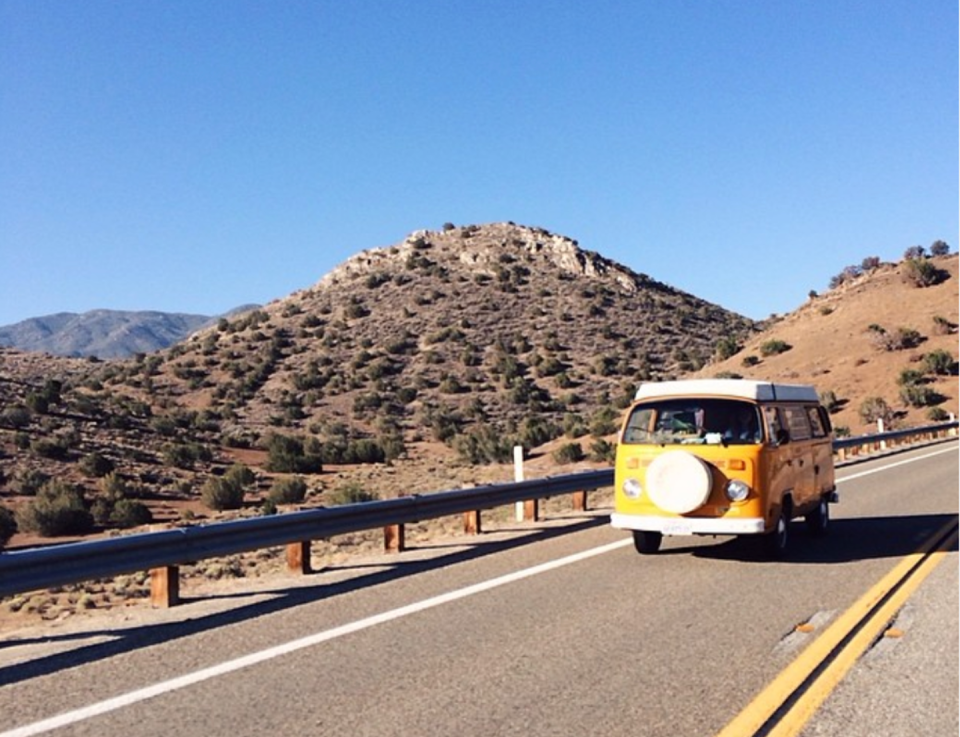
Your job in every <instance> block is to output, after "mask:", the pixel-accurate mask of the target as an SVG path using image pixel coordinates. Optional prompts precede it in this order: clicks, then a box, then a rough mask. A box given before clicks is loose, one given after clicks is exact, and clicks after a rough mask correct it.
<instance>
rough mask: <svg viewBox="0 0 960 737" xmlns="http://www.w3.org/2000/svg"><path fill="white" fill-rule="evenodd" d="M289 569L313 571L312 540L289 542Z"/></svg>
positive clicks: (304, 572)
mask: <svg viewBox="0 0 960 737" xmlns="http://www.w3.org/2000/svg"><path fill="white" fill-rule="evenodd" d="M287 570H288V571H290V572H291V573H302V574H307V573H313V568H312V567H311V566H310V541H309V540H301V541H300V542H295V543H288V544H287Z"/></svg>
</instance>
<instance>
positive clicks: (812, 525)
mask: <svg viewBox="0 0 960 737" xmlns="http://www.w3.org/2000/svg"><path fill="white" fill-rule="evenodd" d="M803 519H804V520H805V521H806V523H807V530H808V531H809V532H810V534H811V535H813V536H814V537H823V536H824V535H826V534H827V529H828V528H829V527H830V505H829V504H828V503H827V498H826V497H825V496H822V497H820V503H819V504H818V505H817V508H816V509H815V510H813V511H812V512H810V513H809V514H808V515H806V516H805V517H804V518H803Z"/></svg>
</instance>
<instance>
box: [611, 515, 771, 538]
mask: <svg viewBox="0 0 960 737" xmlns="http://www.w3.org/2000/svg"><path fill="white" fill-rule="evenodd" d="M610 524H611V525H613V526H614V527H616V528H618V529H621V530H642V531H644V532H660V533H662V534H664V535H759V534H761V533H762V532H764V520H763V518H762V517H747V518H744V519H729V518H727V517H654V516H647V515H637V514H618V513H616V512H614V513H613V514H611V515H610Z"/></svg>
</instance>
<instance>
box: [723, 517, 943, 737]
mask: <svg viewBox="0 0 960 737" xmlns="http://www.w3.org/2000/svg"><path fill="white" fill-rule="evenodd" d="M951 530H952V533H951ZM948 533H950V534H949V536H948V537H947V538H946V539H944V540H943V541H942V542H941V543H940V544H939V545H938V546H937V547H938V550H937V552H936V553H934V554H933V555H929V554H930V551H931V549H932V548H933V547H934V545H935V544H936V542H937V540H940V539H941V538H942V537H943V536H944V535H948ZM956 539H957V520H956V519H954V520H951V521H950V522H948V523H947V524H945V525H943V527H941V528H940V529H939V530H937V532H936V533H935V534H934V535H932V536H931V537H930V538H928V539H927V541H926V542H925V543H924V544H923V545H922V546H921V548H920V549H919V550H918V551H917V552H915V553H911V554H910V555H907V556H905V557H904V558H903V560H901V561H900V562H899V563H898V564H897V565H896V566H894V568H893V569H892V570H891V571H890V572H889V573H887V574H886V575H885V576H884V577H883V578H882V579H880V581H879V582H877V583H876V584H875V585H874V586H873V587H872V588H871V589H869V590H868V591H867V592H866V593H865V594H864V595H863V596H862V597H861V598H860V599H859V600H858V601H857V602H856V603H854V604H853V606H851V607H850V608H849V609H847V611H845V612H844V613H843V614H842V615H840V617H838V618H837V620H836V621H835V622H834V623H833V624H832V625H830V627H828V628H827V629H826V630H825V631H824V633H823V634H822V635H821V636H820V637H818V638H817V639H816V640H815V641H814V642H812V643H811V644H810V646H809V647H807V649H806V650H804V651H803V652H802V653H801V654H800V655H799V656H798V657H797V659H796V660H794V661H793V662H792V663H791V664H790V665H788V666H787V667H786V668H785V669H784V670H783V671H782V672H781V673H780V674H779V675H778V676H777V677H776V678H775V679H774V680H773V681H771V682H770V684H769V685H768V686H767V687H766V688H765V689H764V690H763V691H761V692H760V693H759V694H758V695H757V697H756V698H755V699H754V700H753V701H752V702H751V703H750V704H749V705H748V706H747V707H746V708H745V709H744V710H743V711H741V712H740V714H738V715H737V716H736V717H734V719H733V720H732V721H731V722H730V723H729V724H728V725H727V726H726V727H724V728H723V730H722V731H720V732H719V733H718V734H717V737H744V736H745V735H753V734H755V733H756V732H757V731H758V730H759V729H760V728H761V727H763V725H764V724H766V723H767V722H768V721H769V720H770V718H771V717H772V716H773V715H774V714H775V713H776V711H777V710H778V709H780V708H781V707H783V705H784V704H785V703H786V702H787V700H788V699H789V698H790V697H791V696H792V695H793V694H794V693H795V692H796V691H797V689H799V688H800V687H801V686H802V685H803V683H804V682H805V681H806V680H807V679H808V678H810V676H811V674H813V672H814V671H815V670H816V669H817V668H819V667H820V666H821V665H822V664H823V662H824V661H825V660H826V659H827V658H828V657H829V656H830V654H831V653H832V652H833V651H834V650H836V648H837V647H838V646H839V645H840V643H841V642H843V640H844V639H845V638H847V637H848V636H849V635H850V633H851V632H853V630H854V629H856V628H857V627H858V626H859V625H860V624H861V623H862V622H864V621H866V620H872V624H871V625H870V626H865V627H863V628H862V629H861V630H860V632H858V633H857V634H856V635H854V636H853V637H852V638H851V641H850V642H849V643H847V645H846V646H845V647H844V649H843V652H842V653H840V654H839V655H838V656H837V657H836V658H835V659H834V661H833V662H832V663H831V664H830V665H829V666H828V667H827V668H825V669H824V671H823V673H821V674H820V675H819V676H818V677H817V680H816V682H814V683H813V684H812V685H811V686H810V687H809V688H808V689H807V690H806V691H805V692H804V694H803V695H802V696H801V697H800V698H799V699H798V701H797V702H796V703H795V704H794V705H793V706H792V707H791V708H790V710H789V711H788V712H787V714H786V716H785V717H784V718H783V719H781V720H780V723H779V724H778V725H777V726H776V727H775V728H774V729H773V730H771V731H770V732H769V735H771V737H773V736H774V735H776V737H790V736H791V735H796V734H797V733H798V732H799V731H800V729H801V728H802V727H803V725H804V724H805V723H806V722H807V721H808V720H809V719H810V717H811V716H812V715H813V713H814V712H815V711H816V710H817V708H819V706H820V705H821V704H822V703H823V701H824V700H825V699H826V698H827V696H828V695H829V694H830V692H831V691H832V690H833V689H834V688H835V687H836V685H837V684H838V683H839V682H840V679H842V678H843V676H844V675H845V674H846V673H847V671H849V670H850V668H851V667H852V666H853V664H854V663H855V662H856V660H857V659H858V658H859V657H860V655H861V654H862V653H863V652H864V651H865V650H866V649H867V648H868V647H869V646H870V643H871V642H873V641H874V640H875V639H876V637H877V636H878V635H879V633H880V631H881V630H882V629H883V628H884V627H886V625H887V623H889V622H890V620H891V619H893V616H894V614H896V612H897V610H898V609H899V608H900V607H902V606H903V603H904V602H905V601H906V599H907V598H908V597H909V596H910V594H912V593H913V592H914V591H915V590H916V588H917V587H918V586H919V585H920V583H921V582H922V581H923V579H925V578H926V577H927V576H928V575H929V574H930V572H931V571H932V570H933V569H934V568H935V567H936V566H937V565H938V564H939V563H940V562H941V561H942V560H943V558H944V557H945V550H946V549H947V548H949V546H950V545H952V544H953V542H954V541H955V540H956ZM928 555H929V557H927V556H928ZM924 558H926V560H924ZM914 569H916V570H914ZM908 577H909V580H907V581H906V583H903V585H901V586H900V588H899V589H898V590H897V591H896V592H895V593H894V594H893V595H892V596H890V592H891V591H893V590H894V589H895V588H896V587H897V586H898V585H900V584H901V583H902V582H903V581H904V580H905V579H907V578H908ZM887 596H890V598H889V599H888V600H887V601H886V602H884V603H883V605H882V606H881V607H880V608H879V609H877V606H878V605H879V604H880V602H881V601H883V599H884V598H885V597H887ZM875 609H877V611H874V610H875ZM871 612H872V614H871Z"/></svg>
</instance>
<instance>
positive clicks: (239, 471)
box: [223, 463, 257, 488]
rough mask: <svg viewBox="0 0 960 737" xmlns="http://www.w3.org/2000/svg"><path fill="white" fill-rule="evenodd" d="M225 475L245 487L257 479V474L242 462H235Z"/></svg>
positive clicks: (229, 479)
mask: <svg viewBox="0 0 960 737" xmlns="http://www.w3.org/2000/svg"><path fill="white" fill-rule="evenodd" d="M223 477H224V478H225V479H227V480H228V481H230V482H232V483H235V484H237V485H238V486H242V487H244V488H246V487H248V486H251V485H252V484H253V483H254V482H255V481H256V480H257V475H256V474H255V473H254V472H253V471H251V470H250V468H248V467H247V466H245V465H244V464H242V463H234V464H233V465H232V466H230V468H228V469H227V472H226V473H225V474H224V475H223Z"/></svg>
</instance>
